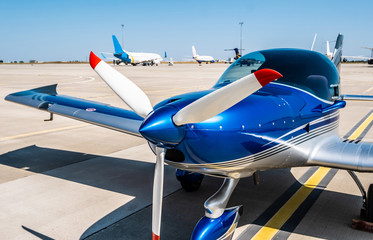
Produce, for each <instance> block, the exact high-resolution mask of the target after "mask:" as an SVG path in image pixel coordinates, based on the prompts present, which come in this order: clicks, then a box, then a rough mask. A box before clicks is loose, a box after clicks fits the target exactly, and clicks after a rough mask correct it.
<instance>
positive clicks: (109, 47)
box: [0, 0, 373, 62]
mask: <svg viewBox="0 0 373 240" xmlns="http://www.w3.org/2000/svg"><path fill="white" fill-rule="evenodd" d="M372 9H373V1H371V0H355V1H341V0H340V1H337V0H313V1H305V0H303V1H302V0H282V1H278V0H260V1H259V0H256V1H253V0H230V1H227V0H225V1H220V0H200V1H196V0H185V1H177V0H173V1H168V0H164V1H162V0H159V1H156V0H142V1H127V0H121V1H119V0H112V1H102V0H99V1H97V0H90V1H82V0H73V1H72V0H64V1H55V0H32V1H29V0H27V1H26V0H17V1H14V0H1V1H0V60H4V61H25V62H28V61H29V60H31V59H36V60H39V61H74V60H79V61H85V60H87V58H88V55H89V52H90V51H94V52H95V53H97V54H100V52H112V51H113V43H112V38H111V35H113V34H114V35H116V36H117V37H118V39H119V42H120V43H122V41H123V40H124V46H123V48H124V49H125V50H128V51H134V52H154V53H158V54H160V55H161V56H164V52H165V51H167V56H168V57H172V58H173V59H174V60H185V59H188V58H189V59H190V58H191V55H192V51H191V46H192V45H194V46H195V47H196V50H197V53H198V54H199V55H211V56H213V57H215V58H217V59H226V58H228V57H231V56H233V52H226V51H224V49H227V48H235V47H239V45H240V24H239V22H244V24H243V25H242V47H243V48H244V49H245V50H244V53H249V52H252V51H256V50H261V49H268V48H283V47H286V48H287V47H291V48H303V49H310V47H311V45H312V41H313V37H314V35H315V33H317V34H318V37H317V40H316V43H315V47H314V49H315V50H316V51H320V52H325V49H326V44H325V42H326V40H329V41H333V40H335V39H336V37H337V34H338V33H343V34H344V47H343V49H344V51H343V53H344V55H349V56H351V55H352V56H356V55H364V56H370V52H369V50H366V49H362V48H361V47H363V46H365V47H373V31H372V24H371V16H372ZM122 24H123V25H124V28H122V26H121V25H122ZM122 30H123V31H122ZM331 45H333V43H332V44H331Z"/></svg>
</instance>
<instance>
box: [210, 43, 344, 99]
mask: <svg viewBox="0 0 373 240" xmlns="http://www.w3.org/2000/svg"><path fill="white" fill-rule="evenodd" d="M264 68H270V69H273V70H276V71H278V72H279V73H281V74H282V75H283V77H282V78H280V79H277V80H276V81H275V82H276V83H281V84H286V85H289V86H293V87H296V88H299V89H302V90H304V91H307V92H309V93H311V94H313V95H315V96H317V97H319V98H322V99H324V100H328V101H332V100H333V99H336V98H337V97H338V96H339V74H338V70H337V68H336V67H335V66H334V64H333V63H332V62H331V61H330V60H329V59H328V58H327V57H325V56H324V55H322V54H320V53H317V52H314V51H308V50H300V49H272V50H263V51H258V52H252V53H249V54H246V55H245V56H243V57H241V58H239V59H238V60H237V61H235V62H234V63H233V64H232V65H231V66H230V67H229V68H228V69H227V70H226V71H225V72H224V73H223V75H222V76H221V77H220V78H219V80H218V82H217V83H216V85H215V86H214V87H221V86H224V85H226V84H229V83H231V82H234V81H236V80H238V79H240V78H242V77H244V76H246V75H248V74H250V73H253V72H255V71H257V70H260V69H264Z"/></svg>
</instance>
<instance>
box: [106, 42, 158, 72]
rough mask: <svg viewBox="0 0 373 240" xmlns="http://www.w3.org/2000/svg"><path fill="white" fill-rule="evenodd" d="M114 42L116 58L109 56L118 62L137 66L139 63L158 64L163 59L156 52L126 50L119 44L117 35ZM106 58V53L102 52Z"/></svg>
mask: <svg viewBox="0 0 373 240" xmlns="http://www.w3.org/2000/svg"><path fill="white" fill-rule="evenodd" d="M112 38H113V43H114V51H115V52H114V53H113V55H114V57H116V58H109V59H112V60H114V62H115V63H116V64H120V63H121V62H123V63H125V64H132V65H134V66H136V65H137V64H143V65H154V64H155V65H157V66H158V64H160V63H161V61H162V60H163V59H162V57H161V56H160V55H159V54H156V53H140V52H128V51H125V50H124V49H123V48H122V46H121V45H120V44H119V41H118V39H117V37H116V36H115V35H113V36H112ZM102 56H103V57H104V58H107V57H106V56H105V55H104V53H102ZM107 59H108V58H107Z"/></svg>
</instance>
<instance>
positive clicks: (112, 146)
mask: <svg viewBox="0 0 373 240" xmlns="http://www.w3.org/2000/svg"><path fill="white" fill-rule="evenodd" d="M227 67H228V65H226V64H208V65H206V64H203V65H202V66H198V64H175V65H174V66H167V65H166V64H161V65H160V66H158V67H145V66H136V67H133V66H115V69H117V70H118V71H120V72H121V73H122V74H124V75H125V76H126V77H128V78H129V79H131V80H132V81H133V82H134V83H135V84H137V85H138V86H139V87H140V88H141V89H143V90H144V91H145V93H146V94H147V95H148V96H149V98H150V100H151V102H152V104H153V105H155V104H156V103H158V102H160V101H161V100H163V99H165V98H168V97H171V96H174V95H177V94H182V93H186V92H191V91H198V90H203V89H207V88H210V87H211V86H213V85H214V83H215V82H216V81H217V79H218V78H219V76H220V75H221V74H222V73H223V72H224V70H225V69H226V68H227ZM341 82H342V88H341V89H342V94H366V95H373V67H372V66H368V65H367V64H343V65H342V72H341ZM55 83H58V88H57V90H58V93H59V94H63V95H69V96H74V97H79V98H85V99H89V100H93V101H99V102H104V103H107V104H110V105H113V106H117V107H122V108H126V109H129V108H128V106H126V105H125V103H123V102H122V101H121V100H120V99H119V98H118V97H117V96H116V95H115V94H114V93H113V92H112V91H111V89H110V88H109V87H108V86H107V85H106V84H105V83H104V82H103V81H102V80H101V79H100V77H99V76H98V75H96V73H95V72H94V71H93V70H92V69H91V67H90V66H89V65H88V64H34V65H31V64H18V65H17V64H0V99H4V97H5V96H6V95H7V94H9V93H13V92H17V91H21V90H27V89H32V88H36V87H40V86H45V85H50V84H55ZM372 109H373V102H348V103H347V106H346V108H345V109H343V110H341V111H340V113H341V118H340V127H339V134H340V136H346V135H347V134H348V133H349V132H350V130H351V129H353V128H354V127H356V126H358V125H359V122H360V121H361V119H363V118H365V117H367V116H368V115H369V114H370V112H371V111H372ZM48 118H49V114H48V113H46V112H43V111H38V110H35V109H33V108H28V107H25V106H21V105H18V104H14V103H11V102H6V101H4V100H0V123H1V125H0V128H1V131H0V193H1V194H0V239H89V240H92V239H150V238H151V201H152V200H151V199H152V181H153V171H154V162H155V156H154V154H153V153H152V151H151V150H150V149H149V147H148V145H147V142H146V141H145V140H144V139H142V138H139V137H135V136H130V135H126V134H123V133H120V132H115V131H113V130H109V129H105V128H100V127H98V126H93V125H89V124H87V123H83V122H79V121H76V120H72V119H69V118H65V117H62V116H57V115H55V116H54V120H53V121H44V120H45V119H48ZM371 125H372V124H369V126H368V127H367V129H366V131H364V139H363V140H364V141H371V142H372V141H373V132H372V131H371V130H370V127H371ZM316 170H317V168H315V167H313V168H293V169H278V170H270V171H265V172H260V174H259V175H260V184H259V185H254V183H253V179H252V178H245V179H242V180H241V181H240V182H239V184H238V186H237V188H236V189H235V191H234V193H233V195H232V197H231V199H230V202H229V204H228V206H237V205H243V206H244V211H243V215H242V217H241V219H240V222H239V225H238V228H237V230H236V233H235V235H234V237H233V239H240V240H244V239H251V238H253V237H254V236H255V235H256V234H257V233H258V232H259V231H260V229H262V228H263V227H264V226H265V225H266V222H267V221H268V220H269V219H270V218H271V217H272V216H274V215H275V214H276V212H278V211H279V209H280V207H281V206H282V205H283V204H285V202H286V200H287V199H289V198H290V197H291V195H292V194H293V193H294V191H295V190H296V189H298V188H299V187H301V186H302V184H303V183H305V181H306V180H307V179H308V178H309V177H310V176H311V175H312V174H313V173H314V172H316ZM357 175H358V176H359V178H360V180H361V182H362V184H363V185H364V187H365V188H366V189H367V188H368V186H369V184H371V183H373V174H369V173H358V174H357ZM221 183H222V179H217V178H212V177H205V178H204V180H203V183H202V185H201V188H200V189H199V190H198V191H196V192H192V193H190V192H186V191H184V190H183V189H181V186H180V184H179V182H178V181H177V180H176V178H175V169H174V168H172V167H169V166H166V168H165V187H164V200H163V218H162V232H161V236H162V239H165V240H167V239H180V240H183V239H190V236H191V234H192V232H193V228H194V226H195V224H196V223H197V222H198V220H199V219H200V218H201V217H202V216H203V215H204V207H203V203H204V201H205V200H206V199H207V198H209V197H210V196H211V195H212V194H214V193H215V192H216V191H217V190H218V189H219V187H220V185H221ZM361 205H362V197H361V194H360V192H359V189H358V188H357V186H356V184H355V183H354V182H353V180H352V178H351V177H350V176H349V174H348V173H347V172H346V171H344V170H333V169H332V170H330V171H329V172H328V174H327V175H326V176H325V178H323V180H322V181H321V182H320V184H319V185H318V186H317V188H316V190H315V191H313V192H312V194H311V195H310V197H308V198H307V199H306V200H305V201H304V202H302V204H301V205H300V207H299V208H298V209H297V210H296V212H295V213H294V215H292V217H291V218H290V219H289V220H288V221H286V223H285V224H284V225H283V226H282V227H281V228H280V229H279V230H278V231H277V232H276V234H275V236H274V237H273V238H276V239H372V238H373V233H367V232H362V231H358V230H355V229H352V228H351V221H352V219H353V218H359V213H360V208H361ZM263 239H265V238H263Z"/></svg>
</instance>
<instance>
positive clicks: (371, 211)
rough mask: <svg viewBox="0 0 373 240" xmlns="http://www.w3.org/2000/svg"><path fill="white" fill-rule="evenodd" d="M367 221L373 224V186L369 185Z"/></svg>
mask: <svg viewBox="0 0 373 240" xmlns="http://www.w3.org/2000/svg"><path fill="white" fill-rule="evenodd" d="M366 205H367V209H366V219H365V220H367V221H368V222H373V184H370V185H369V188H368V192H367V200H366Z"/></svg>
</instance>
